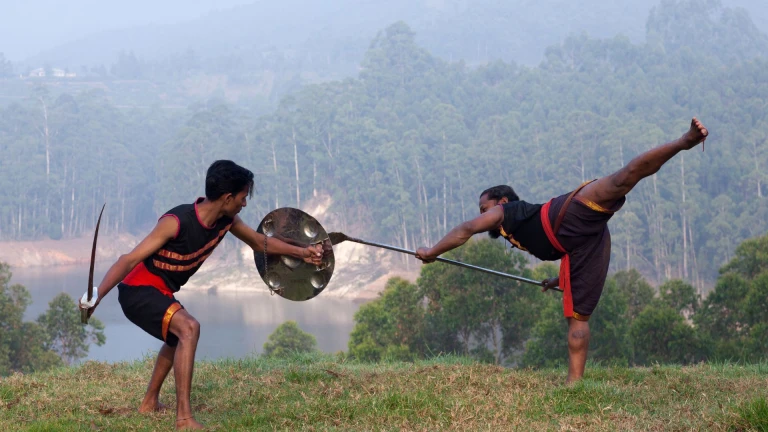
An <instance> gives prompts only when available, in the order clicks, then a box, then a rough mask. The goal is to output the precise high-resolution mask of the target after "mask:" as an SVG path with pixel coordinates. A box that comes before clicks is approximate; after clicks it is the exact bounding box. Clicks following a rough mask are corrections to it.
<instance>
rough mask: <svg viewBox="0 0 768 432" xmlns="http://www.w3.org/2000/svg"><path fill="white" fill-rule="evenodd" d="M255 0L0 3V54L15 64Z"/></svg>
mask: <svg viewBox="0 0 768 432" xmlns="http://www.w3.org/2000/svg"><path fill="white" fill-rule="evenodd" d="M255 1H256V0H0V52H2V53H4V54H5V56H6V58H8V59H10V60H13V61H20V60H24V59H25V58H27V57H29V56H32V55H35V54H37V53H38V52H39V51H41V50H43V49H46V48H52V47H54V46H57V45H59V44H62V43H64V42H69V41H72V40H75V39H79V38H81V37H83V36H86V35H88V34H91V33H95V32H98V31H102V30H112V29H120V28H125V27H134V26H140V25H146V24H167V23H175V22H178V21H186V20H190V19H193V18H196V17H199V16H201V15H204V14H206V13H207V12H210V11H212V10H216V9H225V8H229V7H232V6H236V5H240V4H247V3H255Z"/></svg>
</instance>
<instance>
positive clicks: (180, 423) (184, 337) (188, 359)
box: [169, 309, 204, 429]
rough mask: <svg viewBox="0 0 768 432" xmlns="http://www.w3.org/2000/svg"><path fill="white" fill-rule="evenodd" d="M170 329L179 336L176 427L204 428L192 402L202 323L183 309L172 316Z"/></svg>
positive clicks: (174, 363) (175, 368)
mask: <svg viewBox="0 0 768 432" xmlns="http://www.w3.org/2000/svg"><path fill="white" fill-rule="evenodd" d="M169 331H170V332H172V333H173V334H175V335H176V336H177V337H178V338H179V344H178V345H177V346H176V355H175V356H174V360H173V375H174V377H175V379H176V428H177V429H203V428H204V426H203V425H202V424H200V423H198V422H197V421H196V420H195V418H194V417H193V416H192V405H191V403H190V393H191V389H192V374H193V370H194V367H195V351H197V341H198V339H199V338H200V323H199V322H197V320H196V319H195V318H194V317H192V315H190V314H189V313H188V312H187V311H186V310H184V309H181V310H179V311H178V312H176V313H175V314H174V315H173V318H171V324H170V328H169Z"/></svg>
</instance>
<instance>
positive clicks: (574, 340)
mask: <svg viewBox="0 0 768 432" xmlns="http://www.w3.org/2000/svg"><path fill="white" fill-rule="evenodd" d="M588 344H589V327H579V328H573V329H570V330H569V331H568V345H569V346H570V347H571V348H581V347H584V346H586V345H588Z"/></svg>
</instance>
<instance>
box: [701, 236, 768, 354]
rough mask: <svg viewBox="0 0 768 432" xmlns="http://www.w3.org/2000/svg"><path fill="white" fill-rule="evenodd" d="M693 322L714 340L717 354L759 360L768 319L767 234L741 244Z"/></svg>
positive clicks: (763, 346)
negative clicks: (767, 299)
mask: <svg viewBox="0 0 768 432" xmlns="http://www.w3.org/2000/svg"><path fill="white" fill-rule="evenodd" d="M720 272H721V276H720V278H719V279H718V281H717V284H716V285H715V289H714V290H713V291H712V292H711V293H710V294H709V295H708V296H707V298H706V299H704V301H703V302H702V304H701V307H700V308H699V310H698V311H697V312H696V313H695V314H694V315H693V322H694V323H695V324H696V325H697V326H698V327H699V328H700V329H701V331H702V333H703V334H705V335H706V336H707V337H709V338H710V339H711V340H712V341H713V345H714V347H713V349H714V353H713V355H714V357H715V358H718V359H739V360H745V361H759V360H761V359H765V358H768V351H766V349H765V346H766V345H765V344H764V343H763V342H764V341H765V338H766V326H765V323H766V322H767V321H768V313H766V311H768V301H766V298H768V236H762V237H759V238H755V239H750V240H746V241H744V242H743V243H741V244H740V245H739V246H738V247H737V248H736V252H735V256H734V258H733V259H731V261H729V262H728V263H727V264H725V265H724V266H723V267H722V268H721V269H720Z"/></svg>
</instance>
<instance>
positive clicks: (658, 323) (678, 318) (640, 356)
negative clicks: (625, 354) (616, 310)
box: [630, 301, 709, 365]
mask: <svg viewBox="0 0 768 432" xmlns="http://www.w3.org/2000/svg"><path fill="white" fill-rule="evenodd" d="M630 334H631V335H632V342H633V346H634V350H635V358H634V363H635V364H640V365H649V364H652V363H657V362H658V363H678V364H690V363H695V362H698V361H701V360H705V359H706V358H707V355H708V354H709V344H708V343H707V342H706V341H705V340H704V339H702V338H701V337H700V335H699V334H698V333H697V332H696V330H695V329H694V328H693V327H692V326H691V325H690V324H688V323H686V322H685V319H684V318H683V316H682V315H680V314H679V313H678V312H677V311H676V310H674V309H672V308H671V307H669V306H667V305H666V304H664V303H663V302H661V301H654V302H652V303H651V304H650V305H649V306H648V307H646V308H645V309H643V311H642V312H640V314H639V315H638V316H637V318H636V319H635V320H634V321H633V322H632V326H631V328H630Z"/></svg>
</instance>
